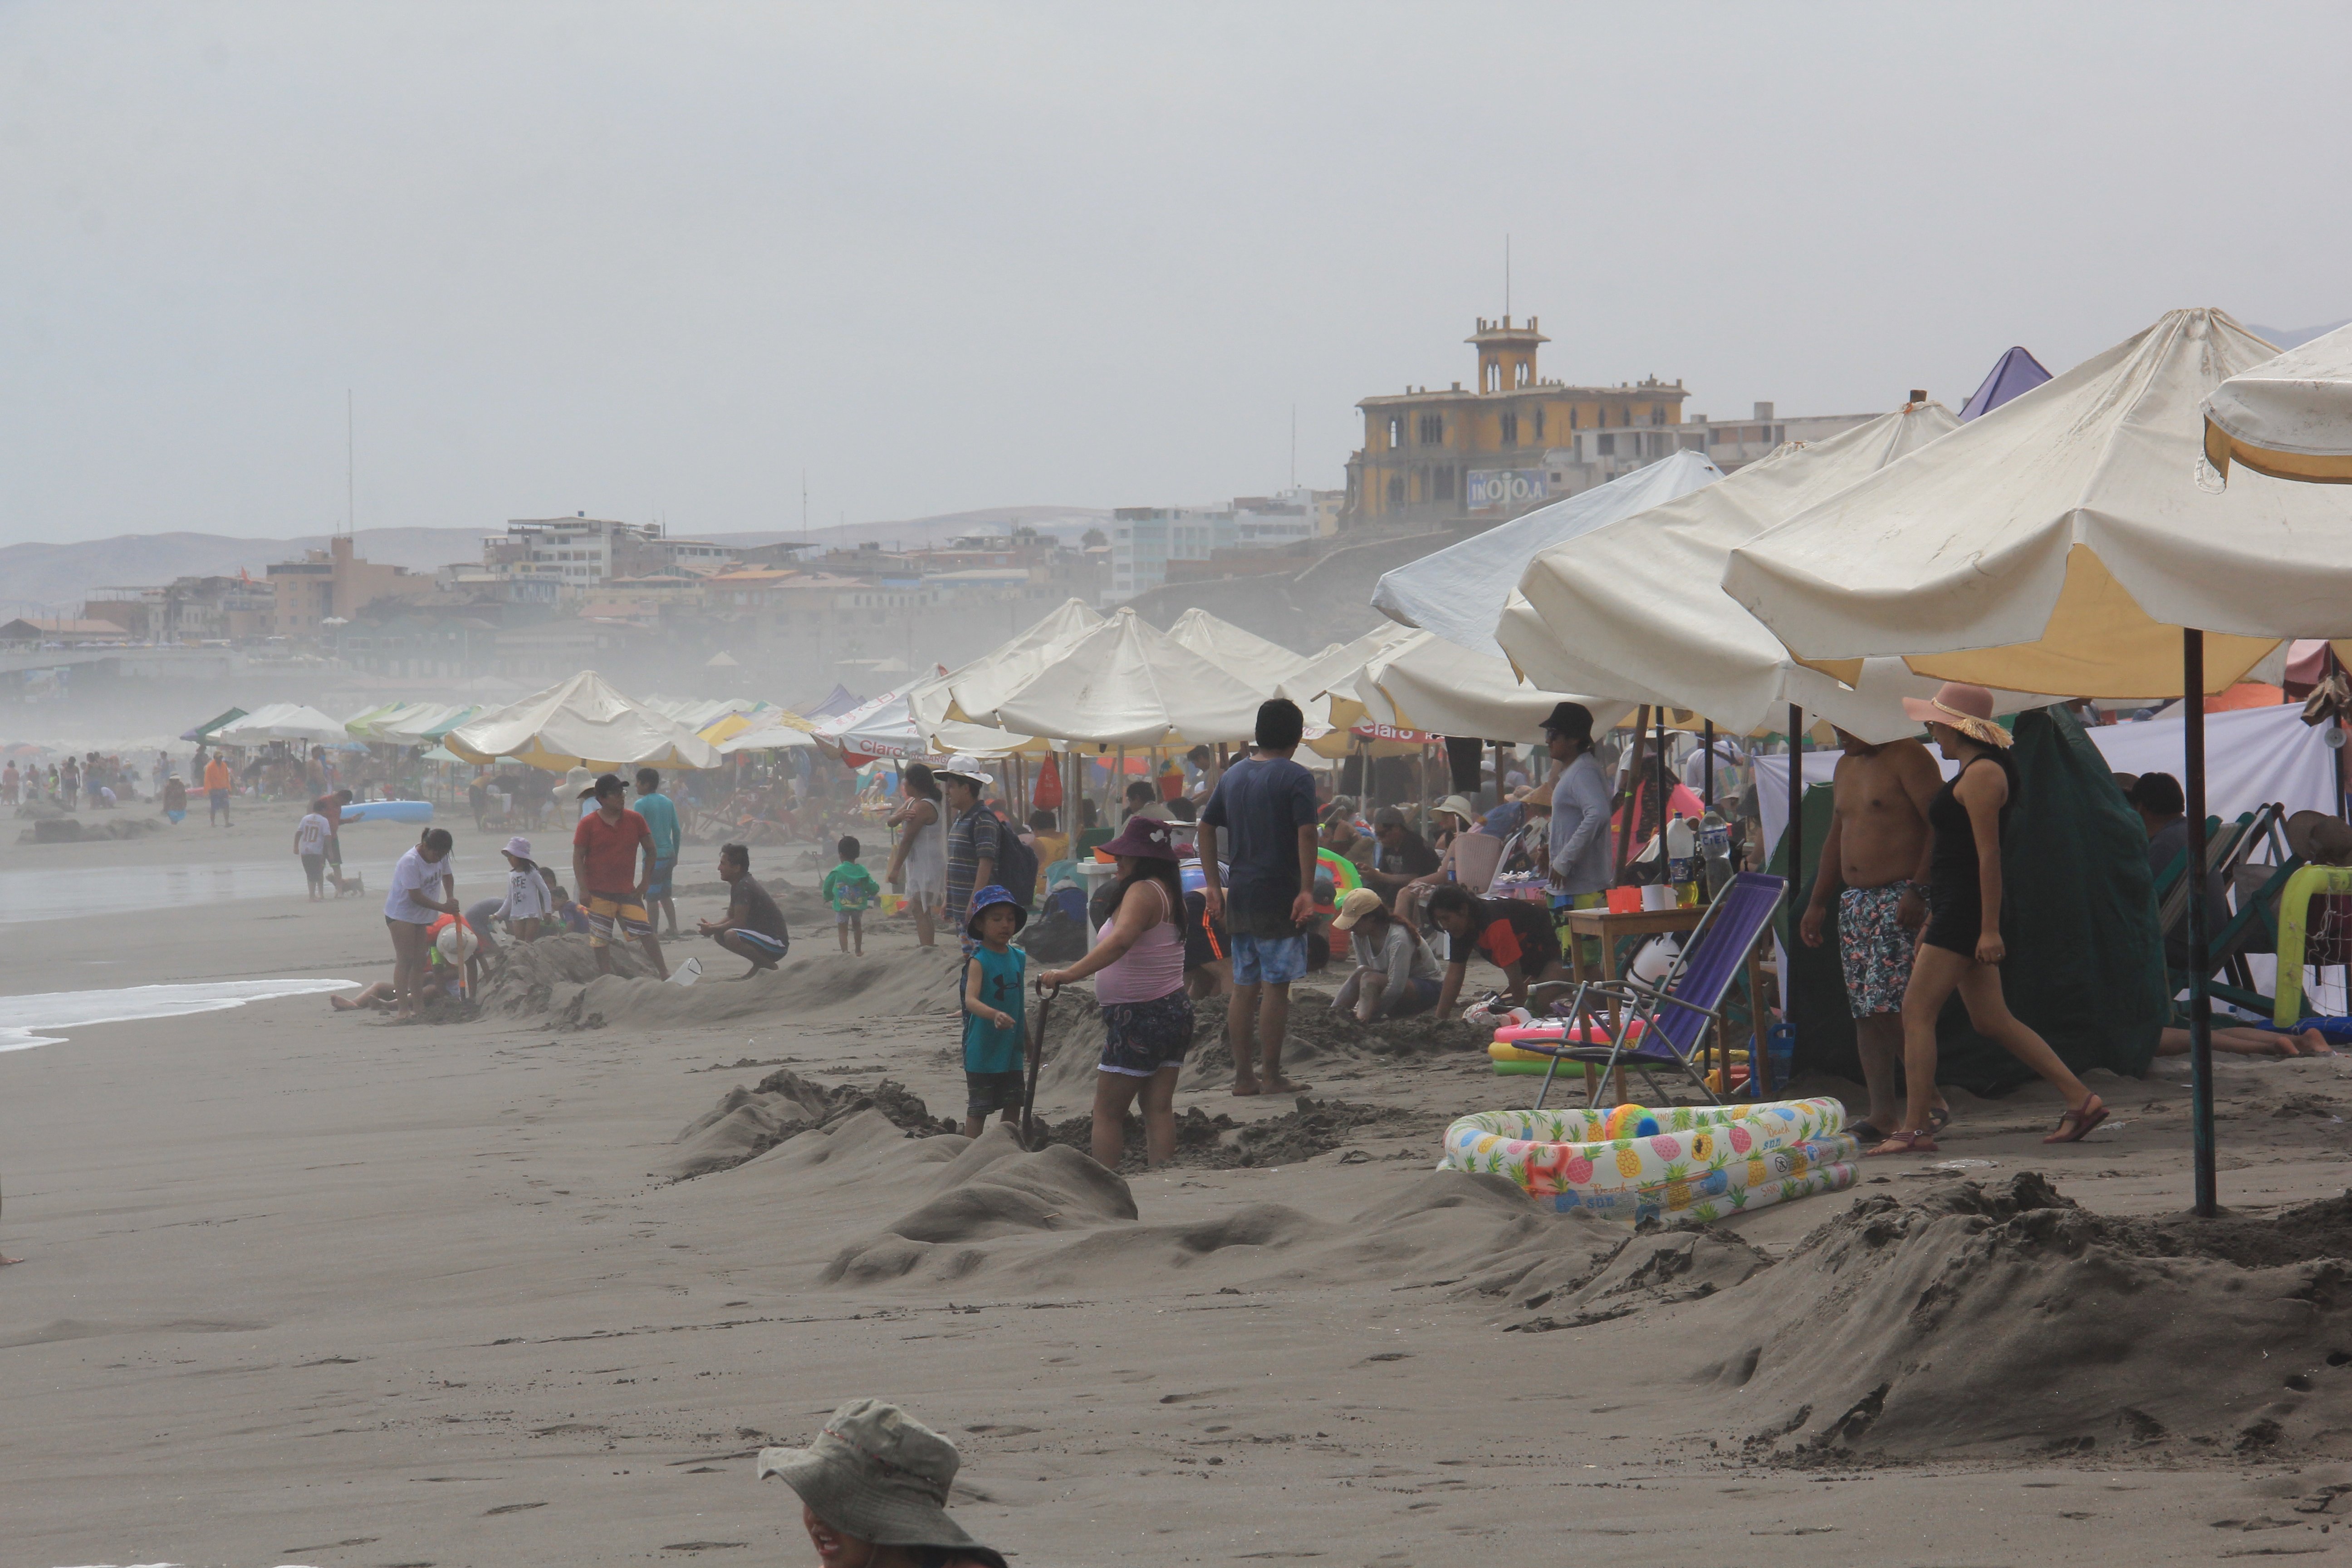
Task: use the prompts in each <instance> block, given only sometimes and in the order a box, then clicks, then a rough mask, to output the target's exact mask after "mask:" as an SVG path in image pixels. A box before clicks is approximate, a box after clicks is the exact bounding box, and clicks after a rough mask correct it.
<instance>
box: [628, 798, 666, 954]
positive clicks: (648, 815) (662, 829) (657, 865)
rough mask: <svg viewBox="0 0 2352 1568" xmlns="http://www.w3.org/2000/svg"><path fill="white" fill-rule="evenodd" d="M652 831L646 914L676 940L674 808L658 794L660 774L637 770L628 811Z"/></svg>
mask: <svg viewBox="0 0 2352 1568" xmlns="http://www.w3.org/2000/svg"><path fill="white" fill-rule="evenodd" d="M631 809H632V810H634V811H635V813H636V814H637V815H638V816H642V817H644V818H645V819H646V826H647V827H648V828H651V829H652V830H653V838H654V873H653V879H652V880H651V881H649V882H647V883H646V914H648V915H650V916H651V917H652V918H653V919H654V921H656V922H659V921H661V920H662V919H663V918H664V917H667V919H668V921H669V934H670V937H671V939H672V940H673V941H675V940H676V939H677V900H674V899H672V898H671V897H670V879H671V878H672V877H674V876H675V875H677V847H678V831H677V806H676V805H673V804H672V803H671V801H670V798H669V796H667V795H664V794H662V792H661V774H660V773H656V771H655V770H654V769H652V768H639V769H638V770H637V804H636V805H635V806H633V807H632V808H631Z"/></svg>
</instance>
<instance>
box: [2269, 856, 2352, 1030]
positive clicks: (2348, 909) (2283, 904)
mask: <svg viewBox="0 0 2352 1568" xmlns="http://www.w3.org/2000/svg"><path fill="white" fill-rule="evenodd" d="M2278 916H2279V925H2278V987H2277V990H2276V991H2275V993H2274V994H2273V995H2274V1005H2273V1008H2272V1012H2271V1021H2272V1022H2273V1024H2275V1025H2277V1026H2279V1027H2280V1028H2283V1029H2284V1028H2290V1027H2292V1026H2294V1024H2295V1023H2297V1022H2298V1021H2300V1020H2302V1019H2304V1018H2309V1017H2331V1018H2340V1017H2343V1016H2345V1015H2346V1014H2347V1012H2352V998H2347V994H2346V967H2345V966H2346V965H2347V964H2352V868H2347V867H2342V866H2305V867H2303V868H2300V869H2299V870H2297V871H2296V872H2295V873H2294V875H2293V876H2291V877H2289V878H2288V879H2286V886H2285V887H2284V888H2283V889H2280V890H2279V907H2278Z"/></svg>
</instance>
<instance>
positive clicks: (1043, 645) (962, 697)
mask: <svg viewBox="0 0 2352 1568" xmlns="http://www.w3.org/2000/svg"><path fill="white" fill-rule="evenodd" d="M1102 624H1103V618H1102V616H1101V614H1100V613H1099V612H1097V610H1096V609H1095V607H1094V606H1093V605H1089V604H1087V602H1086V601H1085V600H1083V599H1065V600H1063V601H1062V603H1061V604H1059V605H1055V607H1054V608H1053V609H1052V610H1050V611H1048V612H1047V613H1046V615H1045V618H1044V619H1042V620H1040V621H1039V622H1038V623H1037V624H1036V625H1035V626H1031V627H1030V628H1029V629H1028V630H1027V631H1025V632H1023V633H1022V634H1021V635H1020V636H1019V637H1014V638H1013V639H1012V640H1011V641H1009V642H1006V643H1003V644H1001V645H1000V646H998V647H992V648H991V649H989V650H988V651H987V652H986V653H984V654H982V655H981V656H980V657H979V658H975V659H972V660H971V661H970V662H968V663H966V664H962V665H960V666H958V667H957V668H954V669H951V670H950V671H949V672H948V673H947V674H945V675H943V676H940V677H939V678H938V679H935V680H929V681H925V682H923V683H921V684H919V685H918V686H916V687H915V688H913V689H911V690H910V691H909V693H908V696H909V699H910V710H911V711H912V713H913V715H914V718H915V721H916V722H917V723H919V724H924V725H937V724H940V723H941V722H943V721H948V720H960V721H971V720H973V719H974V718H975V717H976V716H977V715H979V714H982V713H988V712H992V711H994V710H995V708H996V705H997V704H998V703H999V702H1001V701H1003V700H1004V697H1005V694H1006V693H1008V692H1010V691H1013V689H1016V688H1018V687H1019V686H1020V685H1021V684H1022V683H1023V682H1024V681H1025V680H1027V679H1030V678H1031V677H1032V676H1034V675H1035V674H1036V673H1037V672H1038V671H1039V670H1041V669H1043V668H1045V666H1047V665H1048V664H1051V663H1052V662H1053V661H1054V660H1055V659H1056V658H1060V657H1061V655H1062V654H1063V653H1064V652H1065V651H1066V649H1067V648H1068V647H1069V646H1070V645H1071V644H1072V643H1074V642H1076V641H1077V640H1078V639H1079V638H1080V637H1084V636H1086V635H1087V633H1088V632H1090V631H1092V630H1094V629H1095V627H1097V626H1100V625H1102Z"/></svg>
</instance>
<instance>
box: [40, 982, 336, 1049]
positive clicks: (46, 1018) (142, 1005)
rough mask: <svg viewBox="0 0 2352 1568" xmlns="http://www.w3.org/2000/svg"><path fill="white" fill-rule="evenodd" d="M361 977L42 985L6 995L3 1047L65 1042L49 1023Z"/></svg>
mask: <svg viewBox="0 0 2352 1568" xmlns="http://www.w3.org/2000/svg"><path fill="white" fill-rule="evenodd" d="M358 984H359V982H358V981H356V980H212V981H205V982H203V983H201V984H192V985H125V986H120V987H117V988H116V989H114V990H111V991H41V992H35V993H34V994H31V995H28V996H0V1051H23V1050H30V1049H31V1048H32V1047H35V1046H56V1045H62V1044H64V1043H65V1037H64V1036H62V1035H51V1034H45V1033H43V1031H44V1030H48V1029H70V1028H73V1027H75V1026H78V1025H88V1024H122V1023H134V1022H137V1021H139V1020H141V1019H144V1018H178V1017H184V1016H186V1015H188V1014H190V1013H218V1012H221V1011H224V1010H225V1009H226V1008H230V1007H242V1006H244V1005H246V1004H247V1003H248V1002H266V1001H268V1000H269V999H270V998H271V997H274V996H316V995H319V994H321V993H324V992H329V991H350V990H352V989H355V988H356V987H357V986H358Z"/></svg>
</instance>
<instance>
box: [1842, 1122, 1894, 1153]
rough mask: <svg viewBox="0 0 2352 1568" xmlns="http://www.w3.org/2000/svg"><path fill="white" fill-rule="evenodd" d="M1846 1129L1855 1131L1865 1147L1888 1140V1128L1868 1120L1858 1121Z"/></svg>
mask: <svg viewBox="0 0 2352 1568" xmlns="http://www.w3.org/2000/svg"><path fill="white" fill-rule="evenodd" d="M1846 1131H1848V1132H1851V1133H1853V1135H1854V1137H1855V1138H1856V1139H1858V1140H1860V1141H1861V1143H1862V1146H1863V1147H1864V1148H1865V1149H1867V1148H1870V1147H1872V1146H1873V1145H1874V1144H1879V1143H1884V1142H1886V1130H1885V1128H1883V1127H1878V1126H1875V1125H1874V1124H1873V1123H1871V1122H1868V1121H1857V1122H1855V1123H1854V1124H1853V1126H1851V1127H1849V1128H1847V1129H1846Z"/></svg>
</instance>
